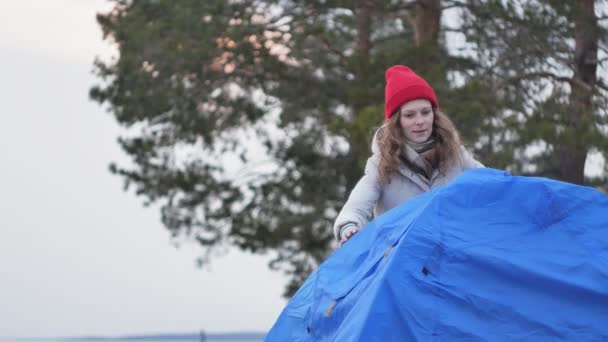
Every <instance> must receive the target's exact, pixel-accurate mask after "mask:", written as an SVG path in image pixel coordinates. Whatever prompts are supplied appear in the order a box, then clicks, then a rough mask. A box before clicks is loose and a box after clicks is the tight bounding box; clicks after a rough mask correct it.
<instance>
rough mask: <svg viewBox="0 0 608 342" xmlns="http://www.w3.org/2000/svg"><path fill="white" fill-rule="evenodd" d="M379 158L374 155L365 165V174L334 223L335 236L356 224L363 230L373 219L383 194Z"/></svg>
mask: <svg viewBox="0 0 608 342" xmlns="http://www.w3.org/2000/svg"><path fill="white" fill-rule="evenodd" d="M378 160H379V156H378V155H377V154H373V155H372V156H371V157H370V158H369V159H368V160H367V164H366V165H365V174H364V175H363V177H361V179H360V180H359V182H358V183H357V185H355V187H354V188H353V190H352V191H351V193H350V196H349V197H348V200H347V201H346V204H344V207H342V210H340V213H339V214H338V217H337V218H336V221H335V223H334V227H333V228H334V236H335V237H336V239H337V238H338V236H339V233H340V229H341V228H342V227H343V226H344V225H346V224H348V223H354V224H355V225H356V226H357V227H358V228H363V226H365V225H366V224H367V223H368V222H369V221H370V220H371V219H372V217H373V214H374V208H375V206H376V203H377V202H378V199H379V198H380V195H381V193H382V186H381V185H380V181H379V178H378Z"/></svg>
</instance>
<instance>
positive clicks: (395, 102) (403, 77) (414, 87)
mask: <svg viewBox="0 0 608 342" xmlns="http://www.w3.org/2000/svg"><path fill="white" fill-rule="evenodd" d="M384 99H385V102H384V114H385V115H384V117H385V118H386V120H388V119H389V118H390V117H391V115H393V113H395V111H396V110H397V109H398V108H399V107H401V106H402V105H403V104H404V103H406V102H408V101H411V100H416V99H427V100H429V101H431V104H432V105H433V108H437V107H439V105H438V104H437V97H436V96H435V92H434V91H433V88H431V86H429V84H428V83H426V81H425V80H424V79H423V78H422V77H420V76H418V75H416V74H415V73H414V72H413V71H412V70H411V69H410V68H408V67H406V66H403V65H394V66H392V67H390V68H388V69H387V70H386V88H385V90H384Z"/></svg>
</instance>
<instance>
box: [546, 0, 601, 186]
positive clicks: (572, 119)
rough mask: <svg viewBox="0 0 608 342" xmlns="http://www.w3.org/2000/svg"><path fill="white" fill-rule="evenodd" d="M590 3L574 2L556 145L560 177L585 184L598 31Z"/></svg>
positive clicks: (578, 0) (587, 0)
mask: <svg viewBox="0 0 608 342" xmlns="http://www.w3.org/2000/svg"><path fill="white" fill-rule="evenodd" d="M594 5H595V4H594V1H593V0H577V1H576V9H575V16H574V21H575V22H574V25H575V44H576V45H575V61H574V76H573V81H572V82H571V85H572V93H571V95H570V105H571V108H572V110H570V111H568V114H567V117H566V118H565V123H566V125H565V126H566V130H567V131H568V130H569V131H570V132H569V134H564V139H563V140H562V142H561V143H560V144H558V145H556V148H555V152H556V154H557V160H558V161H559V164H558V166H557V167H558V170H559V175H560V176H559V178H560V179H561V180H563V181H566V182H570V183H574V184H584V181H585V174H584V172H585V160H586V159H587V146H586V144H585V140H586V137H585V135H586V134H587V132H589V130H590V129H592V126H591V125H592V122H593V121H592V116H593V106H592V96H593V89H594V87H595V84H596V81H597V76H596V70H597V52H598V31H597V30H598V28H597V17H596V16H595V11H594Z"/></svg>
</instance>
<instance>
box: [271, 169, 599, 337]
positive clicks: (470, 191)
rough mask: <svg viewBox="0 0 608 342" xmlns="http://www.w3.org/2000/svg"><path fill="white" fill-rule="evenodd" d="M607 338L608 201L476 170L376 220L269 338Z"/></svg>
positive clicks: (299, 297) (326, 266)
mask: <svg viewBox="0 0 608 342" xmlns="http://www.w3.org/2000/svg"><path fill="white" fill-rule="evenodd" d="M515 340H517V341H556V340H562V341H608V196H606V195H604V194H602V193H600V192H599V191H597V190H594V189H591V188H588V187H581V186H575V185H571V184H567V183H563V182H558V181H553V180H548V179H544V178H533V177H515V176H511V175H509V174H508V173H506V172H501V171H497V170H492V169H478V170H472V171H468V172H465V173H463V174H462V175H461V176H459V177H458V178H457V179H456V180H455V181H454V182H452V183H451V184H450V185H448V186H445V187H443V188H440V189H436V190H434V191H432V192H429V193H426V194H424V195H422V196H418V197H416V198H414V199H412V200H410V201H408V202H406V203H405V204H403V205H401V206H399V207H397V208H394V209H393V210H391V211H389V212H387V213H385V214H384V215H382V216H380V217H378V218H376V219H375V220H374V221H372V222H371V223H370V224H368V225H367V226H366V227H365V228H364V229H363V230H362V231H361V232H359V233H358V234H357V235H355V236H354V237H353V238H352V239H351V240H350V241H349V242H348V243H346V244H345V245H344V246H343V247H342V248H339V249H338V250H336V251H335V252H334V253H333V254H332V255H331V256H330V257H329V258H328V259H327V260H326V261H325V262H324V263H323V264H322V265H321V266H320V267H319V268H318V269H317V270H316V271H315V272H314V273H313V274H312V275H311V276H310V277H309V278H308V280H307V281H306V282H305V283H304V284H303V285H302V287H301V288H300V289H299V290H298V292H297V293H296V294H295V295H294V297H293V298H292V299H291V300H290V301H289V302H288V304H287V306H286V307H285V309H284V310H283V312H282V313H281V315H280V316H279V318H278V320H277V321H276V322H275V324H274V326H273V328H272V329H271V330H270V332H269V333H268V334H267V336H266V341H290V342H291V341H340V342H341V341H515Z"/></svg>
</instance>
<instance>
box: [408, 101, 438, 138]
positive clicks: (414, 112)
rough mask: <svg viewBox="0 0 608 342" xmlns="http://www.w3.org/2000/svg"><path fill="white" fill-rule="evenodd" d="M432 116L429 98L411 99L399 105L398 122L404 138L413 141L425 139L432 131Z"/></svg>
mask: <svg viewBox="0 0 608 342" xmlns="http://www.w3.org/2000/svg"><path fill="white" fill-rule="evenodd" d="M433 116H434V115H433V107H431V102H430V101H429V100H425V99H417V100H412V101H409V102H407V103H405V104H404V105H403V106H401V108H400V109H399V124H401V129H403V134H404V135H405V138H406V139H408V140H410V141H412V142H415V143H423V142H425V141H427V140H428V139H429V137H430V136H431V134H432V133H433Z"/></svg>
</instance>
